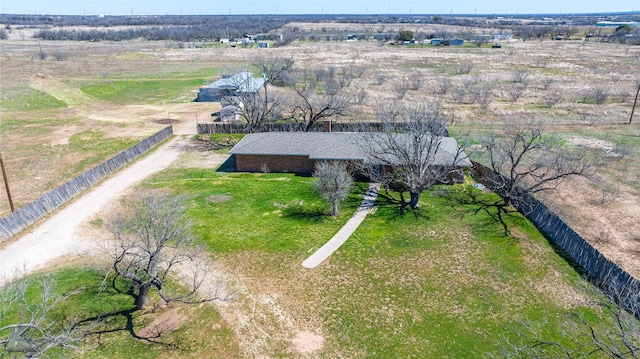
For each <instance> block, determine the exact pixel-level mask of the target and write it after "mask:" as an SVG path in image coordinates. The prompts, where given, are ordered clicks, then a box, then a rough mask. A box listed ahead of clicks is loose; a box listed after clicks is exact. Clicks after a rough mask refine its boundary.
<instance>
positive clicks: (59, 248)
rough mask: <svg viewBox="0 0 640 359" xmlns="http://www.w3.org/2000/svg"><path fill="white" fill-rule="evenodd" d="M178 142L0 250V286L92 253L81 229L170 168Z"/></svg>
mask: <svg viewBox="0 0 640 359" xmlns="http://www.w3.org/2000/svg"><path fill="white" fill-rule="evenodd" d="M181 141H184V140H183V139H181V138H175V139H173V140H171V141H169V142H168V143H166V144H164V145H162V146H161V147H159V148H157V149H156V150H155V151H153V152H152V153H150V154H149V155H147V156H146V157H144V158H142V159H141V160H139V161H137V162H135V163H134V164H133V165H131V166H129V167H127V168H125V169H124V170H122V171H120V172H118V173H116V174H115V175H113V176H112V177H111V178H109V179H108V180H106V181H104V182H103V183H101V184H100V185H98V186H97V187H94V188H93V189H90V190H89V192H87V193H85V194H83V195H81V196H80V197H79V198H77V199H75V200H74V201H72V202H71V203H70V204H68V205H66V206H65V207H63V208H62V209H61V210H58V211H56V212H54V213H53V214H52V215H51V216H50V217H49V218H47V219H46V220H44V221H43V222H41V223H39V224H36V225H35V226H33V227H32V228H30V229H28V230H27V231H26V233H25V234H22V235H20V236H17V237H16V238H13V239H10V240H8V241H7V242H5V243H4V244H2V245H1V246H0V263H2V266H1V267H0V285H2V284H3V283H4V281H5V280H6V279H7V278H8V277H9V276H11V275H12V274H13V272H14V271H15V270H17V269H20V270H24V271H25V272H26V273H30V272H32V271H34V270H38V269H40V268H44V267H46V266H47V265H48V264H49V263H50V262H51V261H54V260H55V259H57V258H60V257H62V256H66V255H71V254H81V253H86V252H88V251H91V250H92V249H95V242H93V241H92V240H91V239H90V238H87V237H85V236H83V233H81V231H80V227H81V225H82V224H83V223H84V222H86V221H88V220H90V219H91V218H92V216H93V215H95V214H96V213H98V212H99V211H100V210H101V209H103V208H104V207H105V206H106V205H107V204H108V203H109V202H111V201H112V200H114V199H117V198H118V197H120V196H121V195H122V194H123V193H125V191H126V190H127V189H129V188H130V187H132V186H134V185H136V184H137V183H139V182H140V181H142V180H143V179H145V178H146V177H148V176H150V175H152V174H153V173H156V172H158V171H161V170H163V169H165V168H167V167H168V166H169V165H171V164H172V163H173V162H174V161H175V160H176V159H177V158H178V156H179V155H180V153H181V151H182V150H181V149H182V148H184V146H182V145H181Z"/></svg>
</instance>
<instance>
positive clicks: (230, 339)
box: [0, 267, 238, 358]
mask: <svg viewBox="0 0 640 359" xmlns="http://www.w3.org/2000/svg"><path fill="white" fill-rule="evenodd" d="M47 276H48V277H50V278H52V279H53V280H54V283H55V290H54V293H64V294H70V296H69V297H68V298H67V299H66V300H65V301H63V302H61V304H59V305H57V306H56V307H54V310H53V312H52V314H51V315H50V317H49V318H50V319H51V322H53V323H55V325H60V324H61V323H70V324H72V323H80V324H79V326H80V327H83V328H88V329H87V330H88V332H89V333H90V334H89V335H88V339H87V340H86V341H84V342H83V343H79V345H78V343H74V345H78V347H79V349H78V350H77V351H75V352H71V351H69V350H66V349H54V350H52V351H49V352H47V354H48V355H49V357H51V358H69V357H77V358H158V357H167V355H169V357H179V356H184V354H185V353H192V354H194V355H197V354H198V353H200V355H201V357H202V355H206V354H205V353H209V354H211V355H214V356H215V357H218V358H231V357H235V354H236V353H237V352H238V348H237V347H236V345H235V338H234V333H233V332H232V331H231V330H230V329H229V328H228V327H227V325H226V323H225V322H224V321H223V320H222V318H221V317H220V314H219V313H218V312H217V311H216V310H215V308H214V307H213V306H212V305H209V304H207V305H202V306H187V305H173V306H172V308H177V309H178V313H179V314H181V315H184V316H186V317H187V318H188V319H187V320H186V321H185V322H184V323H183V324H182V326H181V327H180V328H178V329H177V330H175V331H174V332H172V333H169V334H165V335H164V336H162V337H161V338H160V339H154V340H156V341H157V342H158V343H156V344H150V343H148V342H146V341H143V340H139V339H136V338H134V337H133V336H132V335H131V334H130V332H131V331H133V332H135V333H139V332H140V331H141V330H142V329H143V328H145V327H146V326H147V325H149V323H151V322H152V321H153V320H154V319H155V318H157V317H158V316H159V315H160V314H161V313H162V312H163V311H164V310H166V308H161V309H159V310H156V309H154V308H150V309H149V310H144V311H139V312H131V310H132V309H133V308H134V305H133V300H132V297H131V296H130V295H128V294H126V291H127V285H126V283H125V282H124V281H121V280H118V281H116V282H115V283H116V285H115V287H114V286H112V285H111V283H112V281H111V277H108V278H109V280H105V281H104V282H103V280H104V279H105V278H104V273H103V272H102V271H101V270H98V269H96V268H92V267H77V268H66V269H62V270H56V271H53V272H51V273H49V274H47ZM29 278H30V279H31V280H33V281H34V283H35V284H33V285H31V286H30V287H29V288H30V289H29V291H28V298H30V301H32V302H31V304H33V301H37V300H38V298H41V293H42V291H41V288H40V286H39V285H38V284H37V283H38V280H39V278H40V275H33V276H31V277H29ZM103 283H104V284H105V285H104V286H102V285H101V284H103ZM158 299H159V298H157V296H156V297H153V300H154V301H156V302H157V301H158ZM98 317H101V319H100V320H98V321H96V320H95V319H96V318H98ZM17 322H20V319H19V316H18V313H15V312H10V313H8V315H6V316H4V318H0V327H2V326H4V325H8V324H14V323H17ZM87 323H92V325H91V326H90V327H87V326H86V325H87ZM205 326H206V327H208V328H212V327H215V328H216V330H213V331H207V332H206V333H202V332H201V330H200V329H201V328H203V327H205ZM6 335H7V333H0V338H5V337H6Z"/></svg>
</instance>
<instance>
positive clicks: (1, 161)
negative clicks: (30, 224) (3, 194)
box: [0, 152, 16, 212]
mask: <svg viewBox="0 0 640 359" xmlns="http://www.w3.org/2000/svg"><path fill="white" fill-rule="evenodd" d="M0 168H2V178H3V179H4V188H6V190H7V197H8V198H9V206H10V207H11V212H15V211H16V208H15V207H14V206H13V199H11V191H10V190H9V180H8V179H7V171H6V170H5V169H4V161H3V160H2V152H0Z"/></svg>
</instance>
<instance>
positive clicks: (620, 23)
mask: <svg viewBox="0 0 640 359" xmlns="http://www.w3.org/2000/svg"><path fill="white" fill-rule="evenodd" d="M624 25H628V26H631V27H635V26H640V22H635V21H598V22H596V26H608V27H618V26H624Z"/></svg>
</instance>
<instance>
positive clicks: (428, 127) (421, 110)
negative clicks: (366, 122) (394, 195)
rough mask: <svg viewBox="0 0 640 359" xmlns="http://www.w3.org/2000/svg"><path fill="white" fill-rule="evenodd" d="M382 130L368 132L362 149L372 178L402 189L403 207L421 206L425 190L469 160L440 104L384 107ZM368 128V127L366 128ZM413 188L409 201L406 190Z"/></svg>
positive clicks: (379, 116)
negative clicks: (405, 195)
mask: <svg viewBox="0 0 640 359" xmlns="http://www.w3.org/2000/svg"><path fill="white" fill-rule="evenodd" d="M377 116H378V119H379V120H380V122H382V129H381V132H378V133H374V132H364V136H365V137H366V140H365V141H363V143H362V144H361V147H362V150H363V152H364V153H366V154H367V156H368V157H369V159H370V160H369V162H370V165H369V166H368V173H369V176H370V177H371V178H372V180H374V181H376V182H380V183H383V184H384V185H385V186H386V187H387V188H389V189H394V190H396V191H397V192H399V193H400V199H401V204H402V207H405V206H407V205H408V206H410V207H411V208H417V207H418V205H419V202H418V200H419V198H420V195H421V194H422V192H424V191H425V190H427V189H429V188H430V187H432V186H433V185H435V184H437V183H440V182H445V181H448V178H449V177H450V176H451V175H452V173H453V172H454V171H455V167H456V166H458V165H460V164H462V163H464V162H465V161H466V162H468V159H467V157H466V156H465V155H464V153H463V152H462V150H461V148H460V147H458V145H457V143H456V141H455V140H454V139H453V138H450V137H446V136H448V132H447V130H446V127H445V123H446V121H447V120H446V118H445V116H443V114H442V111H441V109H440V106H439V104H426V105H418V106H405V105H401V104H394V105H390V106H385V107H382V109H381V110H380V111H379V112H378V114H377ZM365 130H366V129H365ZM405 192H409V196H410V199H409V201H408V202H407V201H405V200H404V197H403V193H405Z"/></svg>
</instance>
